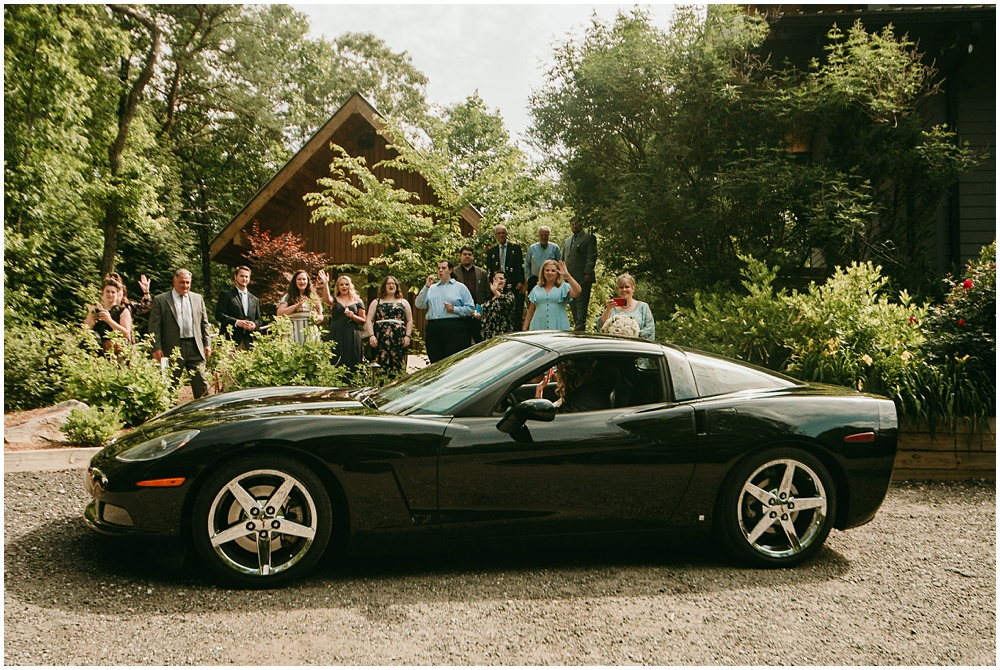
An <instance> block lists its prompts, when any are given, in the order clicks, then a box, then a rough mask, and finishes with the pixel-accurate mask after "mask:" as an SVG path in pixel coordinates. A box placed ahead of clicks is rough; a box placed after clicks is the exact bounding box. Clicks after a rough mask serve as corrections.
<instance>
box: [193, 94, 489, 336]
mask: <svg viewBox="0 0 1000 670" xmlns="http://www.w3.org/2000/svg"><path fill="white" fill-rule="evenodd" d="M385 128H386V122H385V120H384V117H383V116H382V115H381V114H379V112H378V111H377V110H376V109H375V108H374V107H372V105H371V104H370V103H369V102H368V101H367V100H365V99H364V98H363V97H362V96H361V95H360V94H358V93H355V94H354V95H353V96H351V98H350V100H348V101H347V102H346V103H344V105H343V106H342V107H341V108H340V109H339V110H337V112H336V114H334V115H333V117H332V118H331V119H330V120H329V121H327V122H326V123H325V124H324V125H323V127H322V128H320V129H319V130H318V131H316V133H315V134H314V135H313V136H312V138H310V139H309V141H308V142H306V144H305V146H303V147H302V149H300V150H299V152H298V153H296V154H295V155H294V156H292V158H291V160H289V161H288V163H287V164H286V165H285V166H284V167H282V168H281V169H280V170H279V171H278V173H277V174H275V175H274V177H272V178H271V180H270V181H269V182H267V184H265V185H264V186H263V188H261V189H260V190H259V191H258V192H257V193H256V195H254V196H253V198H251V199H250V202H248V203H247V204H246V206H244V207H243V209H242V210H241V211H240V213H239V214H237V215H236V216H235V217H234V218H233V220H232V221H230V222H229V224H228V225H227V226H226V227H225V228H224V229H223V230H222V232H220V233H219V234H218V236H217V237H216V238H215V239H214V240H213V241H212V243H211V246H210V254H211V258H212V260H214V261H217V262H220V263H226V264H228V265H234V266H235V265H239V264H241V263H244V262H246V259H245V258H244V257H243V253H244V252H245V251H248V250H249V246H248V245H247V243H246V241H245V239H244V237H243V233H244V231H245V230H252V227H253V224H254V222H255V221H256V222H258V223H259V224H260V229H261V230H269V231H271V232H272V233H273V234H275V235H280V234H282V233H285V232H289V231H290V232H292V233H294V234H296V235H298V236H300V237H301V238H302V239H303V240H305V242H306V245H305V249H306V251H314V252H323V253H325V254H326V255H327V258H328V259H329V262H330V264H331V265H354V266H357V267H359V268H362V270H361V272H360V273H359V276H355V277H354V281H355V284H356V285H357V284H358V283H359V281H358V280H359V279H363V280H364V281H361V282H360V283H361V284H363V283H366V282H367V281H368V278H367V277H364V276H363V275H364V274H366V273H365V272H364V270H363V268H365V267H366V266H367V265H368V263H369V261H370V259H371V258H372V257H374V256H376V255H378V254H380V253H381V252H382V251H383V249H382V248H380V247H379V246H376V245H370V244H369V245H361V246H357V247H355V246H353V245H351V233H350V232H348V231H345V230H344V229H343V226H342V225H341V224H340V223H336V222H335V223H332V224H329V225H323V224H315V223H312V222H311V221H310V217H311V214H312V208H311V207H309V206H308V205H306V203H305V201H304V200H303V199H302V197H303V196H304V195H305V194H306V193H311V192H315V191H318V190H319V186H318V185H317V184H316V181H317V180H318V179H320V178H322V177H328V176H329V175H330V162H331V161H332V160H333V151H332V150H331V149H330V145H331V143H333V144H337V145H339V146H341V147H343V149H344V150H345V151H346V152H347V153H348V154H350V155H351V156H355V157H358V156H360V157H363V158H364V159H365V162H366V163H367V165H369V166H373V165H375V164H376V163H378V162H380V161H383V160H386V159H389V158H393V157H395V155H396V152H395V151H394V150H393V149H392V148H391V147H390V146H389V141H388V140H387V139H386V137H385V136H383V134H382V133H383V131H384V130H385ZM373 172H374V173H375V175H376V176H377V177H379V178H380V179H387V178H388V179H392V181H393V183H394V184H395V186H396V188H403V189H406V190H408V191H411V192H413V193H416V194H417V196H418V197H419V199H420V201H421V202H429V203H434V202H435V201H436V199H437V198H436V196H435V194H434V191H433V189H431V187H430V186H429V185H428V183H427V181H426V179H424V178H423V177H422V176H420V175H418V174H413V173H410V172H402V171H399V170H395V169H387V168H375V169H374V170H373ZM479 224H480V217H479V214H478V213H477V212H476V211H475V209H473V208H472V207H467V208H465V210H463V211H462V213H461V224H460V225H461V230H462V233H463V234H465V235H471V234H473V233H474V232H475V231H477V230H479ZM433 271H434V268H428V273H429V274H430V273H433ZM383 273H384V271H381V270H376V272H375V273H374V277H372V278H373V279H375V280H379V279H381V276H380V274H383ZM416 288H417V289H419V287H416ZM369 294H370V295H369V297H368V300H370V299H373V298H374V291H370V292H369ZM362 297H364V296H362ZM410 298H411V302H412V298H413V295H412V294H411V295H410ZM368 300H366V301H365V303H366V305H367V303H368ZM414 318H415V320H416V327H417V328H418V329H419V330H421V331H422V330H423V321H424V313H423V312H422V311H421V310H414Z"/></svg>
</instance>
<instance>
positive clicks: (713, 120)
mask: <svg viewBox="0 0 1000 670" xmlns="http://www.w3.org/2000/svg"><path fill="white" fill-rule="evenodd" d="M767 31H768V27H767V24H766V23H764V21H763V20H762V19H761V18H759V17H757V16H754V15H748V14H746V13H744V12H743V10H741V9H740V8H739V7H734V6H722V5H710V6H709V7H708V9H707V11H706V13H705V15H704V18H703V16H702V15H701V13H700V11H699V10H698V9H696V8H691V7H687V8H685V7H680V8H678V9H677V10H676V11H675V13H674V18H673V21H672V24H671V26H670V27H669V29H668V30H666V31H662V30H659V29H658V28H657V27H656V26H654V25H653V24H652V22H651V21H650V20H649V18H648V16H647V15H646V14H644V13H642V12H641V11H637V10H636V11H632V12H631V13H628V14H624V13H620V14H619V15H618V17H617V18H616V20H615V21H614V22H611V23H607V22H603V21H601V20H598V19H594V20H593V22H592V24H591V25H590V26H589V28H588V29H587V31H586V32H585V34H584V35H583V36H582V37H581V38H571V39H569V40H568V41H566V42H565V43H563V44H561V45H559V46H557V48H556V49H555V51H554V54H553V58H554V65H553V66H552V68H551V70H550V71H549V73H548V75H547V82H546V85H545V86H544V87H543V88H542V89H541V90H540V91H538V92H536V93H535V94H534V96H533V97H532V114H533V116H534V126H533V128H532V137H533V139H534V141H535V142H536V144H537V146H538V148H539V150H540V151H541V152H542V153H543V154H544V155H546V156H548V157H549V163H548V167H549V168H551V169H553V170H556V171H558V172H559V173H560V175H561V177H562V185H563V188H564V190H565V195H566V204H567V205H568V206H570V207H572V208H573V209H574V210H575V211H576V213H577V214H578V215H579V216H580V218H581V219H582V220H583V222H584V223H585V225H587V226H588V227H589V228H591V229H592V230H594V231H596V232H597V233H598V234H599V235H600V236H601V240H602V247H601V249H602V257H603V259H604V260H605V262H606V263H607V264H608V266H609V268H611V269H612V270H613V271H618V270H620V269H628V270H629V271H631V272H632V273H633V274H634V275H635V276H636V277H637V278H647V279H649V280H651V281H656V282H657V284H658V285H659V286H660V287H662V291H663V293H664V298H665V300H666V301H668V304H670V303H673V302H682V303H688V304H689V303H690V300H691V295H692V291H691V286H692V283H695V284H699V283H700V284H701V285H704V282H698V281H697V280H696V279H695V280H692V278H697V277H706V276H707V277H712V278H713V279H714V280H715V281H717V282H721V283H722V284H723V285H724V286H726V287H728V288H730V289H736V288H737V287H738V286H739V282H740V276H739V273H738V268H739V263H738V262H737V261H738V258H739V256H740V255H746V256H752V257H754V258H757V259H759V260H761V261H763V262H765V263H767V264H768V265H769V266H775V265H776V266H778V267H779V270H780V273H781V275H782V276H795V275H796V274H797V273H801V271H802V270H803V268H805V267H816V266H819V267H820V268H827V269H831V270H832V268H833V267H834V266H836V265H846V264H847V263H849V262H851V261H853V260H861V261H868V260H870V261H873V262H880V263H881V264H882V265H883V266H884V267H886V268H890V269H891V273H892V275H891V276H892V278H893V281H894V285H896V286H898V287H906V288H909V289H910V290H911V292H913V291H917V292H918V293H921V294H923V293H926V291H927V286H926V282H925V280H924V278H925V277H926V276H928V272H927V268H926V261H925V259H926V251H925V242H926V240H925V239H924V231H926V230H929V229H931V227H930V226H928V225H927V224H928V221H929V220H932V218H933V216H934V215H935V212H936V208H937V207H938V205H939V204H940V202H941V199H942V198H943V197H944V195H945V194H946V193H947V189H948V188H950V187H951V185H952V184H953V183H954V181H955V179H956V178H957V175H958V174H959V173H960V172H962V171H963V170H967V169H968V168H969V167H970V166H972V165H973V164H974V163H975V161H976V158H975V156H973V155H972V153H971V152H970V151H968V150H967V149H966V148H963V147H962V146H960V145H959V143H958V142H957V138H956V136H955V134H954V133H953V132H951V131H949V130H947V129H944V128H936V129H933V130H931V131H924V130H922V127H921V122H922V121H921V119H920V117H919V115H918V114H917V113H916V112H915V109H916V107H917V105H918V104H919V103H920V102H921V101H922V100H923V99H924V98H925V97H926V96H928V95H930V94H933V93H934V92H935V90H936V89H935V84H934V79H933V74H934V73H933V71H932V70H930V69H929V68H926V67H924V66H923V65H921V63H920V58H919V54H917V53H916V52H915V51H914V45H913V44H912V43H910V42H909V41H908V40H907V39H905V38H898V37H897V36H896V35H894V33H893V32H892V29H891V28H888V29H885V30H883V31H881V32H880V33H877V34H869V33H867V32H865V31H864V29H863V27H862V26H860V24H859V25H856V26H855V27H854V28H852V29H851V30H850V31H849V32H848V33H847V34H846V35H845V34H842V33H840V32H838V31H833V32H831V34H830V36H829V40H830V44H829V47H828V57H827V60H826V62H824V63H822V64H820V63H816V64H814V67H813V68H812V70H811V71H808V72H799V71H794V70H779V69H777V67H778V65H780V64H772V63H770V62H768V61H767V60H765V59H764V58H763V56H766V54H761V53H760V47H761V45H762V43H763V41H764V38H765V37H766V35H767ZM637 240H641V243H639V244H637V243H636V241H637Z"/></svg>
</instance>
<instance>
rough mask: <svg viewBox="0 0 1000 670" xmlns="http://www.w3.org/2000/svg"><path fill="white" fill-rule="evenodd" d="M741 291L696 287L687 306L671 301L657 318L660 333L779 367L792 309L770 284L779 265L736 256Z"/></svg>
mask: <svg viewBox="0 0 1000 670" xmlns="http://www.w3.org/2000/svg"><path fill="white" fill-rule="evenodd" d="M740 258H741V260H742V261H744V263H746V266H745V267H744V268H743V270H742V275H743V282H742V284H743V288H744V289H745V293H734V292H729V291H726V292H723V293H703V292H701V291H695V293H694V304H693V306H692V307H691V308H681V307H675V308H674V309H675V311H674V314H673V315H672V316H671V318H670V319H669V320H668V321H666V322H664V323H662V324H661V323H657V324H656V332H657V336H658V338H659V339H664V340H667V341H671V342H677V343H679V344H685V345H687V346H691V347H695V348H697V349H703V350H706V351H712V352H715V353H718V354H722V355H724V356H729V357H730V358H737V359H740V360H744V361H747V362H749V363H754V364H757V365H763V366H766V367H769V368H771V369H774V370H780V369H783V368H784V366H785V363H786V362H787V360H788V357H789V355H790V353H791V351H790V349H789V348H788V347H787V346H786V345H785V340H786V339H788V329H789V327H790V325H791V323H792V311H791V309H790V308H789V305H788V302H787V300H788V296H787V293H785V292H778V291H776V290H775V289H774V280H775V277H776V276H777V270H775V269H770V268H768V267H767V266H766V265H765V264H764V263H762V262H760V261H756V260H754V259H752V258H748V257H742V256H741V257H740Z"/></svg>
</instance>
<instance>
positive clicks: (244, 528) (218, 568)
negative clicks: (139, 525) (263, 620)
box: [191, 456, 333, 587]
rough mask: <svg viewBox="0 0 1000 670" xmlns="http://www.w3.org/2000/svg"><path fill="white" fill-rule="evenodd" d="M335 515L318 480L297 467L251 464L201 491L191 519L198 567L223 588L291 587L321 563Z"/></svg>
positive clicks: (220, 473)
mask: <svg viewBox="0 0 1000 670" xmlns="http://www.w3.org/2000/svg"><path fill="white" fill-rule="evenodd" d="M332 525H333V511H332V508H331V505H330V497H329V496H328V495H327V492H326V489H325V487H324V486H323V483H322V482H321V481H320V480H319V478H318V477H317V476H316V475H315V474H314V473H313V472H312V471H311V470H309V469H308V468H307V467H305V466H304V465H302V464H301V463H299V462H298V461H295V460H292V459H290V458H285V457H282V456H273V457H272V456H253V457H247V458H242V459H239V460H237V461H234V462H232V463H229V464H227V465H225V466H223V467H222V468H220V469H219V470H217V471H216V472H215V473H214V474H212V475H211V476H210V477H209V479H208V480H207V481H206V482H205V485H204V486H203V487H201V489H200V491H199V493H198V495H197V498H196V499H195V504H194V508H193V513H192V517H191V532H192V535H193V538H194V545H195V548H196V549H197V551H198V553H199V555H200V556H201V558H202V560H204V561H205V563H206V564H207V565H208V566H209V568H210V569H211V570H212V571H213V572H214V573H215V574H217V575H218V576H220V577H222V578H223V579H225V580H226V581H229V582H232V583H236V584H240V585H243V586H251V587H269V586H275V585H277V584H281V583H284V582H287V581H289V580H291V579H295V578H297V577H299V576H301V575H302V574H304V573H305V572H306V571H308V570H309V569H310V568H311V567H313V566H314V565H315V564H316V562H317V561H318V560H319V559H320V557H321V556H322V554H323V552H324V550H325V549H326V546H327V544H328V542H329V540H330V533H331V529H332Z"/></svg>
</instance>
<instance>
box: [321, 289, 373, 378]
mask: <svg viewBox="0 0 1000 670" xmlns="http://www.w3.org/2000/svg"><path fill="white" fill-rule="evenodd" d="M316 277H317V279H318V280H319V285H320V288H321V289H322V290H323V301H324V302H325V303H326V304H327V305H329V306H330V339H331V340H333V341H334V342H336V343H337V364H338V365H344V366H346V367H349V368H353V367H354V366H355V365H358V364H360V363H362V362H364V357H363V356H362V355H361V333H360V332H358V326H359V325H361V324H364V323H365V303H363V302H362V301H361V296H359V295H358V292H357V291H356V290H355V289H354V282H353V281H351V278H350V277H348V276H347V275H341V276H340V277H337V283H336V285H335V287H334V291H333V295H330V282H329V277H328V276H327V274H326V271H324V270H320V271H319V274H317V275H316Z"/></svg>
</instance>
